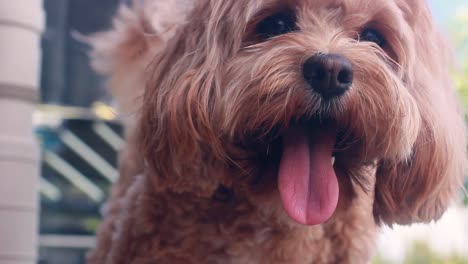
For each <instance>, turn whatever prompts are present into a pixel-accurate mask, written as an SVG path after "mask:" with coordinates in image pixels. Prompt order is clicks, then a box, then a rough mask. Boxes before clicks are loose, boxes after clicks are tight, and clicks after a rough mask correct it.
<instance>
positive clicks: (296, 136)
mask: <svg viewBox="0 0 468 264" xmlns="http://www.w3.org/2000/svg"><path fill="white" fill-rule="evenodd" d="M335 141H336V131H335V130H334V129H332V128H327V129H324V128H323V127H322V128H321V129H317V130H316V131H309V130H306V129H304V128H294V129H291V130H289V131H288V132H287V133H286V135H284V142H283V145H284V146H283V156H282V158H281V163H280V166H279V172H278V187H279V192H280V195H281V200H282V202H283V207H284V209H285V210H286V213H287V214H288V215H289V217H291V218H292V219H293V220H295V221H296V222H298V223H300V224H305V225H317V224H321V223H323V222H325V221H326V220H328V218H330V216H331V215H332V214H333V212H334V211H335V208H336V205H337V203H338V192H339V188H338V180H337V178H336V174H335V171H334V169H333V165H332V162H331V157H332V152H333V147H334V145H335Z"/></svg>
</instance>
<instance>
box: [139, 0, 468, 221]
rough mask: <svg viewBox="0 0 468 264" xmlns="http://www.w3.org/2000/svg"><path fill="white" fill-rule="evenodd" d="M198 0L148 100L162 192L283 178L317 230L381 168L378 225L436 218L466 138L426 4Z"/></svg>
mask: <svg viewBox="0 0 468 264" xmlns="http://www.w3.org/2000/svg"><path fill="white" fill-rule="evenodd" d="M194 2H195V3H194V7H193V10H192V11H191V12H190V13H189V14H188V15H187V17H186V19H185V20H186V22H185V23H183V24H182V25H180V28H179V29H178V31H177V33H176V34H175V36H174V37H173V38H172V39H171V40H170V41H168V42H167V44H166V45H165V47H164V48H163V49H162V52H161V53H160V54H159V55H158V56H157V57H156V58H155V61H154V63H153V65H154V67H153V68H151V71H150V72H151V78H150V79H149V82H148V86H147V89H146V92H145V96H144V103H143V111H142V118H141V122H140V131H141V137H140V138H141V146H143V148H144V156H145V160H146V162H147V165H148V170H150V174H152V175H154V177H155V179H157V180H156V183H155V184H156V185H157V186H158V188H171V189H173V190H176V191H177V190H178V191H191V192H196V193H197V194H198V195H202V196H209V195H212V194H213V193H214V192H215V190H216V189H217V188H218V186H220V185H226V186H228V187H232V188H234V189H235V188H236V186H242V188H241V187H239V192H242V191H241V190H240V189H242V190H243V191H245V189H247V190H249V188H250V187H251V188H255V187H253V186H255V184H258V183H259V182H273V183H274V185H275V188H274V190H275V191H279V193H280V196H281V201H282V206H283V207H284V209H285V211H286V212H287V213H288V215H289V216H290V217H291V218H292V219H294V220H296V221H297V222H299V223H303V224H319V223H322V222H324V221H326V220H327V219H328V218H329V217H330V216H331V215H332V214H333V212H334V211H335V209H336V205H337V201H338V198H339V195H340V190H339V189H340V187H341V188H343V186H345V187H348V188H352V187H351V186H355V185H351V184H349V183H350V182H351V181H354V182H356V183H359V184H360V185H363V187H366V185H367V182H368V181H369V179H366V177H368V176H366V173H363V171H364V170H365V169H366V168H369V167H370V166H376V167H377V173H376V175H372V177H375V179H374V180H372V181H370V182H376V183H375V203H374V215H375V217H376V219H377V220H383V221H385V222H387V223H389V224H391V223H394V222H398V223H408V222H413V221H429V220H432V219H434V218H437V217H439V216H440V214H441V213H442V212H443V211H444V209H445V208H446V207H447V205H448V203H449V200H450V198H451V197H452V196H453V195H454V194H455V193H456V190H457V188H458V187H459V185H460V181H461V177H462V175H463V163H464V153H465V151H464V147H465V142H464V140H465V135H464V125H463V119H462V117H461V113H460V111H459V109H458V104H457V102H456V100H455V99H454V98H455V97H454V95H453V90H452V89H451V86H450V81H449V78H448V74H447V72H448V66H447V65H448V63H449V62H448V60H447V59H446V57H447V54H446V52H445V48H444V47H443V43H442V41H441V40H440V39H439V36H438V34H437V33H436V32H435V30H434V28H433V25H432V23H431V20H430V15H429V11H428V9H427V6H426V4H425V3H423V1H419V0H391V1H388V0H374V1H364V0H305V1H304V0H302V1H299V0H236V1H218V0H212V1H210V0H198V1H194ZM332 156H333V157H334V158H333V159H334V160H335V161H334V164H333V162H332V160H333V159H332ZM156 175H157V176H156ZM246 186H247V188H245V187H246ZM339 186H340V187H339ZM367 187H369V186H367ZM371 188H374V186H371ZM236 191H237V190H236V189H235V190H234V192H236ZM341 193H342V194H341V195H345V193H349V192H343V191H342V192H341Z"/></svg>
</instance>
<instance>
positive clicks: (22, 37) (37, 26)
mask: <svg viewBox="0 0 468 264" xmlns="http://www.w3.org/2000/svg"><path fill="white" fill-rule="evenodd" d="M42 27H43V11H42V0H0V263H1V264H33V263H36V259H37V234H38V212H39V210H38V208H39V206H38V205H39V203H38V172H39V170H38V168H39V167H38V164H39V159H38V156H39V155H38V154H39V151H38V145H37V142H36V140H35V137H34V134H33V126H32V113H33V110H34V103H35V102H36V101H37V98H38V87H39V76H40V54H41V50H40V48H41V47H40V35H41V32H42Z"/></svg>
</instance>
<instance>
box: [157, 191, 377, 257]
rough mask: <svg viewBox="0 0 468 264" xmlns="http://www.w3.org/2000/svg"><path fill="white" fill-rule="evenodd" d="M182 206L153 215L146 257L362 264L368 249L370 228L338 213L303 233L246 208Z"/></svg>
mask: <svg viewBox="0 0 468 264" xmlns="http://www.w3.org/2000/svg"><path fill="white" fill-rule="evenodd" d="M171 200H172V205H173V206H174V204H173V203H174V202H177V201H175V200H174V199H173V198H172V199H171ZM184 203H185V206H183V205H180V206H178V207H177V208H178V209H181V210H182V211H177V212H168V211H165V212H160V213H158V214H157V215H159V217H157V218H158V225H157V227H156V230H155V231H156V232H155V234H153V235H151V237H153V238H154V241H153V243H152V245H153V247H152V250H151V251H152V252H155V253H156V252H157V255H158V257H157V258H155V260H158V261H159V262H160V263H213V264H215V263H216V264H217V263H229V264H250V263H252V264H263V263H272V264H274V263H289V264H295V263H297V264H304V263H349V262H348V260H350V259H353V260H356V259H361V260H362V263H364V262H365V261H367V259H368V258H369V256H370V255H371V250H372V249H373V243H374V235H375V225H374V224H373V223H369V221H367V220H366V219H369V217H368V215H366V214H362V215H361V216H360V215H353V216H350V215H347V214H348V212H346V211H343V212H340V213H339V214H337V215H336V216H335V217H334V219H332V220H331V221H330V222H329V223H327V224H323V225H318V226H314V227H306V226H301V225H297V224H292V223H288V224H285V223H283V222H282V221H283V220H281V219H275V218H273V219H272V218H271V216H269V217H266V216H262V215H261V214H259V213H258V211H257V210H256V209H255V208H253V207H250V206H249V205H237V206H235V208H229V205H223V204H221V205H219V206H216V207H211V208H210V209H209V210H207V209H206V208H203V207H198V208H189V207H186V205H187V202H186V201H185V202H184ZM192 205H193V203H192ZM164 208H167V207H164ZM173 208H174V207H173ZM184 209H186V210H187V211H186V212H183V211H184ZM350 212H354V210H351V211H350ZM174 213H177V215H174ZM195 215H196V217H194V216H195ZM153 216H154V214H153ZM214 216H216V217H214ZM344 220H346V221H344ZM181 257H182V259H181ZM182 260H183V261H182ZM178 261H182V262H178Z"/></svg>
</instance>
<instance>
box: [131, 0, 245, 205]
mask: <svg viewBox="0 0 468 264" xmlns="http://www.w3.org/2000/svg"><path fill="white" fill-rule="evenodd" d="M239 2H241V1H197V5H196V6H195V7H194V9H193V11H192V12H191V13H190V14H189V17H188V20H189V21H190V23H186V24H185V25H184V26H183V27H181V28H180V30H179V31H178V32H177V33H176V34H175V36H174V37H173V38H172V39H171V40H170V41H169V42H168V45H167V46H166V48H165V50H164V52H162V53H161V54H160V55H159V56H157V57H156V58H155V60H154V61H153V63H152V68H151V69H150V72H151V74H152V77H151V78H150V79H149V80H148V82H147V86H146V90H145V94H144V97H143V98H144V99H143V100H144V101H143V107H142V111H141V113H142V116H141V119H140V122H139V125H138V130H139V131H138V132H139V137H138V139H139V141H140V142H139V143H140V144H139V145H140V147H141V150H142V152H143V156H144V158H145V165H146V166H145V174H146V175H147V177H148V178H149V181H150V182H151V183H152V184H153V185H154V188H155V189H156V190H164V189H170V190H171V191H174V192H190V193H195V194H197V195H199V196H203V197H206V196H211V195H212V194H213V192H214V191H215V189H216V188H218V186H219V185H220V184H226V185H229V183H228V182H226V181H228V180H229V179H227V177H224V175H226V174H225V173H224V171H225V170H226V167H227V166H226V155H225V153H224V148H223V146H222V142H221V139H220V135H219V133H218V132H217V131H218V129H217V127H216V126H217V125H219V124H217V123H216V122H215V121H214V116H215V113H214V105H215V104H216V98H217V97H219V93H220V92H221V83H222V77H223V76H224V74H223V71H224V68H225V67H224V64H225V63H226V61H227V60H228V58H230V57H232V55H233V54H234V53H235V52H237V51H238V50H239V49H240V46H241V41H242V38H241V36H242V33H243V28H242V26H240V25H242V24H245V23H244V22H243V21H239V20H241V19H242V18H243V17H245V14H243V8H239V7H237V8H233V6H235V5H239V4H240V3H239ZM236 12H237V13H236ZM210 171H211V172H212V171H216V172H218V173H217V174H216V175H213V173H208V172H210Z"/></svg>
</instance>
